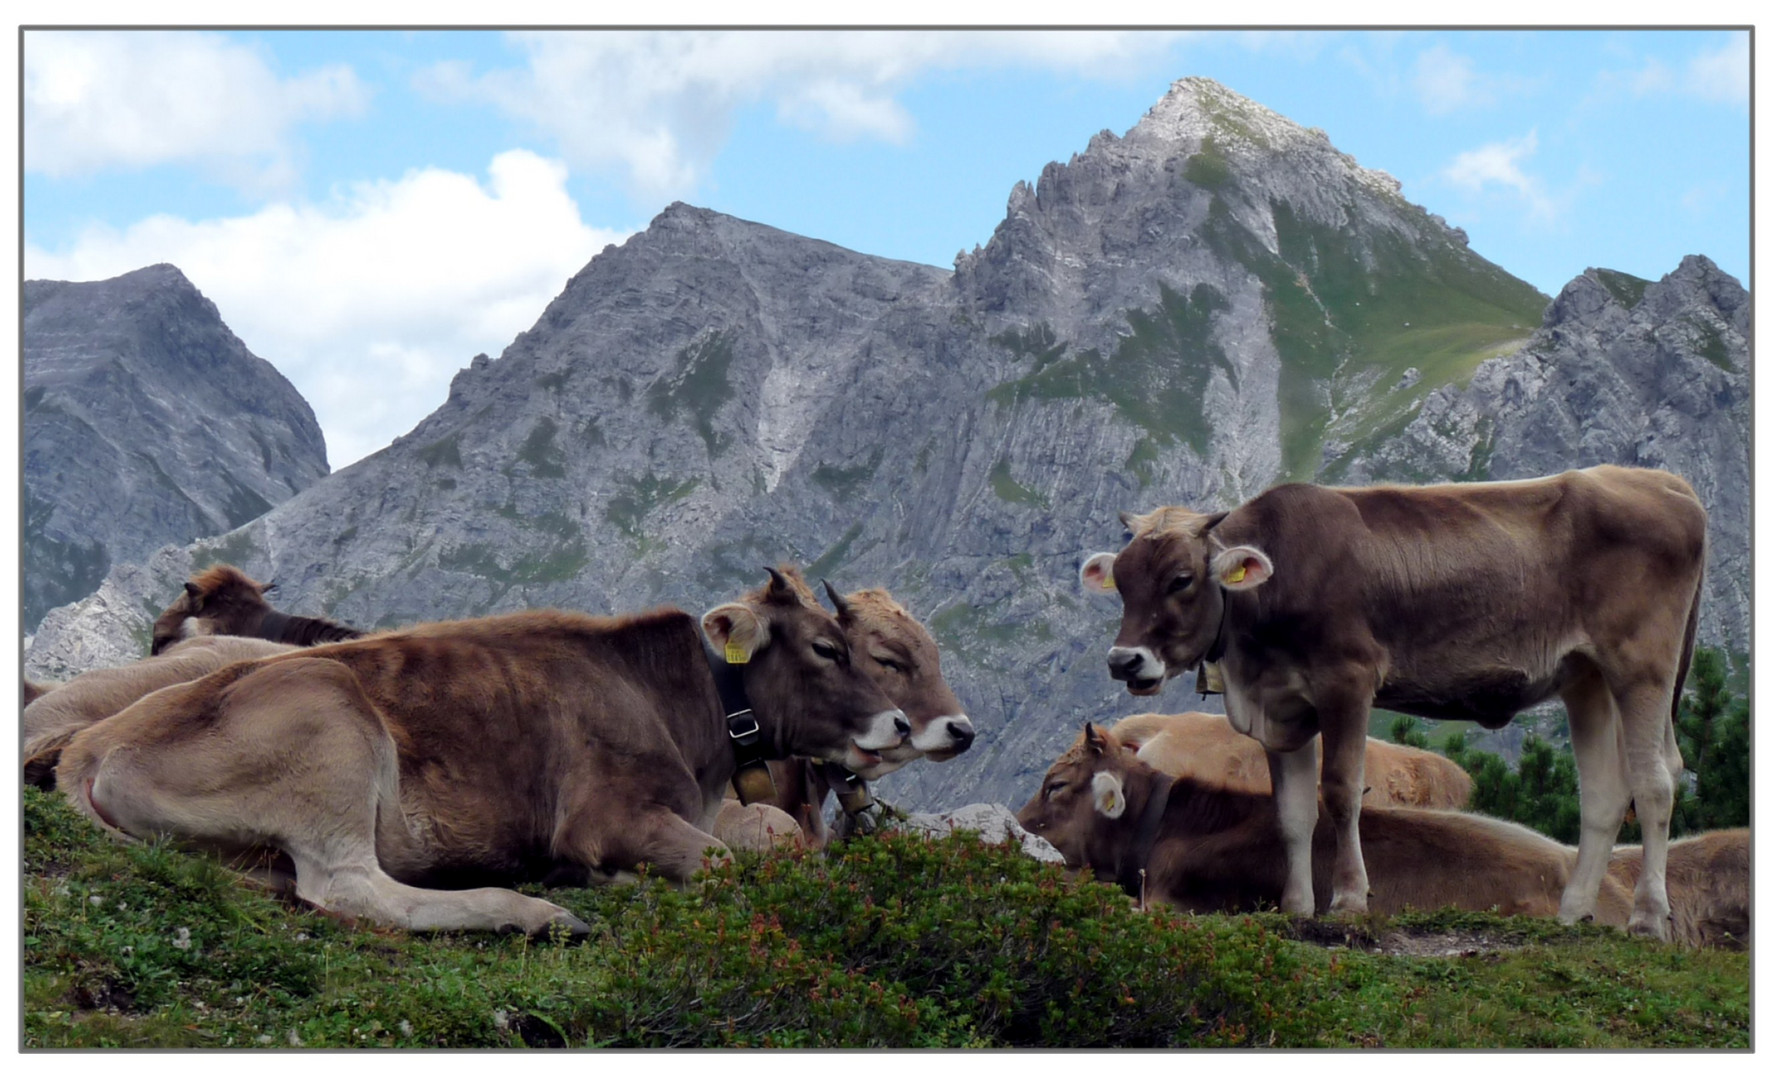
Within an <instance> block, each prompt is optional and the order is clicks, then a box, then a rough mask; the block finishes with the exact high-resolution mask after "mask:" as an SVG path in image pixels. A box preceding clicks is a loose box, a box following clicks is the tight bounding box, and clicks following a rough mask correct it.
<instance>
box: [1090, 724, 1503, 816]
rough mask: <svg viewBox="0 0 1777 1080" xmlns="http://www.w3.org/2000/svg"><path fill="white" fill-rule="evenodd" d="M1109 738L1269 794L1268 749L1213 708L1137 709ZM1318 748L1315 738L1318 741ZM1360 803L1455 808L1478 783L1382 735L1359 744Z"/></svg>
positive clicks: (1167, 768) (1177, 770)
mask: <svg viewBox="0 0 1777 1080" xmlns="http://www.w3.org/2000/svg"><path fill="white" fill-rule="evenodd" d="M1111 738H1113V739H1116V740H1117V741H1118V742H1120V743H1122V744H1123V745H1124V746H1127V747H1128V748H1129V749H1131V750H1134V751H1135V752H1136V755H1135V756H1136V757H1137V758H1139V759H1141V760H1142V761H1144V762H1146V763H1147V764H1149V765H1152V766H1153V767H1154V768H1156V769H1159V770H1160V771H1161V772H1163V773H1166V774H1168V775H1170V776H1187V777H1190V778H1191V779H1193V780H1199V781H1202V782H1203V783H1206V784H1213V785H1216V786H1218V787H1223V788H1227V789H1228V790H1230V791H1240V792H1245V793H1247V794H1251V795H1269V794H1271V771H1270V769H1269V767H1268V766H1267V765H1266V763H1265V748H1264V747H1262V746H1260V745H1259V744H1258V742H1257V741H1255V740H1253V739H1251V738H1249V737H1247V736H1245V735H1242V734H1240V733H1239V732H1237V731H1235V730H1234V729H1233V728H1232V727H1229V726H1228V718H1227V717H1225V716H1216V715H1213V714H1211V713H1199V712H1191V713H1177V714H1174V715H1171V716H1167V715H1162V714H1160V713H1138V714H1136V715H1135V716H1125V717H1124V718H1123V719H1121V720H1119V721H1117V722H1116V723H1115V724H1113V725H1111ZM1315 750H1316V754H1317V756H1318V753H1319V744H1318V743H1316V745H1315ZM1364 777H1365V779H1366V780H1367V781H1368V786H1367V787H1365V788H1364V800H1363V801H1364V805H1365V806H1420V807H1425V808H1427V809H1432V810H1460V809H1462V808H1463V807H1464V806H1467V805H1468V799H1469V794H1470V792H1472V791H1473V790H1474V787H1475V782H1474V780H1473V779H1471V778H1470V777H1469V774H1468V773H1467V772H1465V771H1463V768H1462V766H1460V765H1458V764H1456V762H1454V761H1451V760H1450V759H1449V758H1447V757H1444V756H1443V755H1442V754H1434V753H1432V752H1431V751H1429V750H1420V749H1418V748H1416V747H1412V746H1400V745H1397V744H1395V743H1391V742H1384V741H1383V740H1381V739H1368V740H1367V741H1365V743H1364Z"/></svg>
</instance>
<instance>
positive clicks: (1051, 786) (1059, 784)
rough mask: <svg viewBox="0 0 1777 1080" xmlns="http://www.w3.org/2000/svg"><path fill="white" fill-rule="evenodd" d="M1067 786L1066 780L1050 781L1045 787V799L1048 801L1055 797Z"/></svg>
mask: <svg viewBox="0 0 1777 1080" xmlns="http://www.w3.org/2000/svg"><path fill="white" fill-rule="evenodd" d="M1066 786H1067V781H1066V780H1051V781H1049V782H1048V783H1047V784H1044V785H1043V798H1045V799H1047V798H1048V797H1049V796H1051V795H1054V794H1055V793H1056V792H1058V791H1060V790H1061V789H1062V788H1064V787H1066Z"/></svg>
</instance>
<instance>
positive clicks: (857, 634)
mask: <svg viewBox="0 0 1777 1080" xmlns="http://www.w3.org/2000/svg"><path fill="white" fill-rule="evenodd" d="M778 573H779V574H781V575H782V576H783V577H784V578H785V580H787V581H789V582H790V584H791V585H792V586H793V587H794V588H795V589H796V590H797V593H798V594H799V595H800V596H801V597H802V598H803V602H804V603H806V604H809V605H810V606H816V607H818V606H819V603H820V602H819V601H818V600H817V599H815V595H814V591H813V590H812V589H810V588H809V587H808V583H807V582H806V581H804V580H803V578H802V575H801V573H800V572H799V571H798V570H797V569H796V568H795V567H792V566H779V567H778ZM822 585H823V586H825V588H826V591H827V597H828V598H829V599H830V600H831V601H832V603H833V610H834V611H835V612H836V613H837V615H838V619H839V626H840V629H841V630H843V631H844V632H845V639H846V642H847V643H848V644H849V645H850V646H851V653H852V661H853V662H854V663H856V664H857V665H858V666H859V667H861V668H862V669H863V670H864V671H865V672H867V673H868V674H869V676H870V677H871V678H872V679H873V680H875V682H876V685H877V686H879V687H881V688H882V692H883V693H885V694H887V695H888V698H889V700H890V701H892V702H894V703H895V705H896V706H897V707H899V708H900V710H901V711H902V712H903V713H905V714H906V715H907V720H908V723H910V724H911V725H912V726H913V734H912V735H911V737H909V738H908V739H907V741H906V742H904V743H902V744H901V745H900V746H898V747H896V748H895V749H893V750H887V751H884V752H883V755H882V765H881V766H879V767H878V768H877V769H876V770H874V771H873V773H872V777H873V778H874V777H880V776H886V775H887V774H889V773H891V772H893V771H895V770H896V769H899V768H901V767H902V766H904V765H906V764H908V763H909V762H911V761H915V760H917V759H919V758H921V757H924V758H929V759H930V760H932V761H948V760H950V759H951V758H953V757H955V756H956V755H958V754H960V753H962V752H963V751H965V750H967V749H968V748H969V746H970V745H971V744H972V743H973V742H974V741H975V728H974V725H973V724H971V723H970V722H969V718H968V716H967V715H966V714H965V713H964V712H963V707H962V704H961V703H960V702H958V701H957V699H956V694H955V693H953V692H952V691H951V689H950V685H949V684H948V683H946V682H945V681H944V674H943V672H942V671H941V670H940V667H939V658H938V643H937V642H935V641H933V640H932V635H931V634H930V633H929V632H928V631H927V630H926V628H925V627H924V626H923V625H921V623H920V622H919V620H918V619H915V618H914V617H913V616H912V615H911V614H910V613H909V612H908V611H907V609H906V608H903V607H902V606H901V605H900V604H898V603H896V602H895V598H894V597H893V596H891V595H890V594H889V592H888V590H887V589H861V590H859V591H857V592H853V593H849V594H847V595H845V596H841V595H840V594H839V592H838V590H836V589H834V588H833V586H832V585H830V584H828V583H826V582H822ZM769 768H770V771H771V779H772V783H773V785H774V786H775V789H776V794H775V795H774V796H772V797H771V798H769V799H766V800H764V801H765V802H768V803H769V804H770V805H772V806H775V807H777V808H778V809H780V810H782V811H784V812H785V813H787V814H789V815H790V817H791V818H792V819H793V820H794V822H795V824H796V825H797V827H798V829H799V831H800V833H801V837H802V841H803V843H805V844H806V845H808V846H809V847H811V848H816V849H819V848H823V847H825V846H826V845H827V842H828V840H829V839H830V838H831V837H830V830H829V829H828V828H827V823H826V820H825V819H824V817H823V813H822V808H823V807H824V806H825V804H826V801H827V795H828V794H829V793H830V792H833V791H835V790H837V791H838V792H839V793H840V797H841V800H842V802H845V803H847V804H848V805H847V806H846V809H848V810H850V809H853V807H854V806H855V805H857V804H858V803H860V802H863V801H865V800H868V798H869V793H868V790H867V789H866V788H865V787H864V785H863V783H862V781H860V780H859V779H858V778H857V777H855V776H852V775H850V774H849V771H848V770H846V769H844V768H842V767H840V766H839V765H838V764H837V763H834V762H826V761H815V760H812V759H809V758H803V757H796V758H789V759H786V760H780V761H772V762H770V763H769ZM730 820H733V821H735V822H737V823H738V822H743V821H744V822H746V823H747V824H746V827H747V828H748V829H752V830H754V834H755V835H763V829H764V827H765V825H764V824H755V823H753V822H752V820H751V819H750V818H747V817H746V816H744V815H739V814H738V813H734V814H732V815H731V817H730ZM770 824H772V825H774V826H775V825H781V822H777V821H775V820H773V821H772V822H771V823H770ZM717 835H721V833H718V834H717ZM737 836H738V834H737ZM723 839H724V840H728V837H726V836H724V837H723ZM772 842H774V843H775V842H777V841H776V838H775V835H774V836H773V840H772ZM729 846H730V847H734V846H736V845H735V844H734V843H732V842H731V843H730V844H729ZM740 846H742V847H743V848H745V849H748V850H756V847H755V845H754V844H753V843H751V842H743V843H742V844H741V845H740Z"/></svg>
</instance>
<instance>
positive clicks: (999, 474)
mask: <svg viewBox="0 0 1777 1080" xmlns="http://www.w3.org/2000/svg"><path fill="white" fill-rule="evenodd" d="M988 480H989V481H990V482H991V483H992V484H993V493H994V494H995V495H996V496H998V497H999V499H1000V501H1001V502H1009V503H1015V504H1017V505H1019V506H1035V507H1039V508H1041V509H1045V510H1046V509H1048V507H1049V500H1048V499H1047V498H1045V497H1044V496H1043V493H1042V492H1040V491H1038V490H1036V489H1035V488H1030V487H1026V486H1025V485H1023V484H1020V483H1019V482H1018V481H1016V480H1014V479H1012V463H1011V462H1010V461H1008V460H1006V459H1005V458H1001V459H999V460H998V461H996V462H994V463H993V471H992V472H990V473H989V474H988Z"/></svg>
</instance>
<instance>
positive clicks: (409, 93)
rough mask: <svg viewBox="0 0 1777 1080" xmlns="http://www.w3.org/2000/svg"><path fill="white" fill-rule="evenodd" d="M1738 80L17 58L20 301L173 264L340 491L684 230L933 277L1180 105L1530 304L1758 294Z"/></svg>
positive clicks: (1191, 59) (1324, 55)
mask: <svg viewBox="0 0 1777 1080" xmlns="http://www.w3.org/2000/svg"><path fill="white" fill-rule="evenodd" d="M1749 72H1750V62H1749V56H1748V38H1747V35H1746V34H1744V33H1734V32H1724V31H1662V32H1652V31H1630V30H1614V31H1444V30H1435V31H1421V32H1373V31H1319V32H1311V31H1295V32H1284V31H1269V32H1227V31H1223V32H1200V33H1190V34H1187V33H1161V32H1152V31H1143V32H1108V31H1094V32H1085V31H1068V32H1022V33H1006V32H993V33H981V32H938V31H915V32H897V33H885V32H862V31H827V32H813V31H808V32H761V31H751V32H748V31H742V32H731V33H717V32H708V31H699V32H687V31H662V32H623V33H618V32H582V33H531V34H523V33H501V32H482V31H476V32H468V31H432V32H407V31H237V32H228V33H217V32H198V33H190V32H182V33H167V32H153V33H150V32H131V33H112V34H102V33H97V32H78V33H71V34H60V35H51V34H47V33H42V32H36V31H33V32H30V33H27V34H26V35H25V46H24V147H25V157H24V189H23V194H24V244H25V274H26V276H27V277H33V278H35V277H51V278H63V279H71V280H92V279H97V278H103V277H109V276H113V275H115V274H118V273H123V272H126V271H128V270H131V269H135V268H137V267H139V266H144V265H148V264H150V263H153V262H163V261H164V262H172V263H174V264H176V265H178V266H179V267H180V268H181V269H182V270H184V271H185V273H186V275H187V276H188V277H190V278H191V279H192V281H193V282H194V283H195V284H196V285H197V287H198V288H199V289H201V290H203V292H204V293H205V295H207V296H208V297H209V298H210V299H212V300H213V301H215V302H216V304H217V305H218V307H219V308H220V310H221V312H222V316H223V318H224V320H226V321H227V322H228V323H229V325H230V326H231V327H232V328H233V329H234V330H235V332H236V333H237V334H239V335H240V337H241V338H242V340H243V341H245V342H246V344H247V346H248V347H249V348H250V349H252V350H253V351H254V352H255V353H257V354H258V355H260V356H263V357H265V358H266V359H268V360H270V361H271V362H273V363H274V364H277V365H278V366H279V368H280V369H281V370H283V371H284V373H285V374H286V375H287V376H288V377H289V378H290V379H291V381H292V382H294V383H295V384H296V386H297V388H298V389H299V390H300V391H302V393H303V394H304V396H305V397H307V398H308V399H309V401H310V403H311V404H312V405H313V406H314V407H315V410H316V413H317V416H318V417H319V418H320V420H321V424H322V427H323V429H324V430H325V432H326V435H327V440H328V446H329V457H330V460H331V461H332V463H333V465H334V466H335V467H336V468H338V467H341V466H343V465H346V464H349V463H350V462H352V461H354V460H356V459H357V458H359V457H361V456H363V455H364V454H367V453H370V452H373V451H374V450H376V449H378V448H380V447H381V446H384V445H386V444H387V443H388V442H389V440H390V439H392V438H394V437H395V436H397V435H399V434H401V433H403V432H405V431H407V430H408V429H410V428H411V427H412V426H413V424H414V423H416V422H417V421H418V420H419V419H421V418H422V417H423V416H425V415H426V414H427V413H429V412H431V411H432V410H433V409H434V408H436V407H437V406H438V405H439V404H440V403H441V402H442V401H443V400H444V397H445V392H446V389H447V387H448V384H449V380H450V377H451V376H452V375H453V374H454V373H455V372H456V370H457V369H458V368H461V367H463V366H465V365H466V364H467V363H468V361H469V359H470V358H471V357H472V356H473V355H474V354H475V353H477V352H486V353H488V354H490V355H498V354H499V352H500V350H501V349H503V348H504V347H505V346H506V345H507V344H508V343H509V342H510V341H511V340H512V338H513V337H514V336H515V335H516V334H517V333H519V332H520V331H522V330H525V329H527V328H529V327H530V325H531V324H532V323H533V322H534V321H535V320H536V318H537V316H538V315H539V314H540V313H541V312H542V309H543V307H544V305H545V304H546V303H547V302H548V301H549V300H550V299H551V298H552V297H553V296H554V295H555V294H556V293H557V292H559V291H560V289H561V286H562V284H563V282H565V280H566V279H567V278H568V277H569V276H570V275H572V274H573V273H574V272H576V271H577V270H578V269H579V268H580V267H581V266H583V265H584V264H585V263H586V262H587V261H588V260H589V259H590V258H592V257H593V256H594V255H595V254H597V253H598V251H599V250H601V249H602V248H603V247H604V246H605V245H606V244H607V243H621V242H622V241H623V240H624V238H625V237H627V236H628V235H630V234H631V233H633V232H634V231H635V230H637V229H640V228H644V227H646V225H647V222H648V221H649V220H650V219H651V218H652V217H653V216H654V215H655V214H657V213H658V212H659V211H660V210H661V208H663V207H664V206H665V205H666V204H667V203H669V202H671V201H672V200H674V199H682V200H684V201H687V202H691V203H695V204H697V205H702V206H708V207H711V208H713V209H716V210H719V211H722V212H725V213H729V214H733V215H736V216H738V217H743V218H747V219H749V220H754V221H760V222H764V223H766V224H769V225H773V226H776V227H778V228H782V229H786V230H789V231H791V232H797V233H802V234H804V235H809V236H815V237H819V238H821V239H825V240H829V241H832V242H834V243H837V244H840V245H843V246H845V247H849V248H853V249H856V250H859V251H864V252H868V253H870V254H874V255H882V256H888V257H892V258H901V259H911V260H916V261H919V262H925V263H931V264H935V265H939V266H945V267H948V266H949V265H950V264H951V262H952V260H953V259H954V257H955V256H956V254H957V252H958V251H959V250H963V249H968V248H972V247H974V246H975V245H977V244H981V243H985V242H986V241H987V239H988V238H989V236H990V235H991V234H992V232H993V229H994V226H995V225H996V224H998V222H999V221H1000V219H1001V218H1002V217H1003V216H1004V213H1005V207H1006V197H1007V195H1008V193H1009V192H1010V191H1011V189H1012V186H1013V184H1014V183H1016V182H1017V181H1019V180H1026V181H1034V180H1035V179H1036V177H1037V175H1038V173H1039V172H1040V170H1041V169H1042V167H1043V165H1044V164H1045V163H1046V162H1049V161H1051V160H1062V161H1065V160H1066V159H1067V158H1068V156H1069V155H1070V154H1073V153H1075V152H1078V151H1079V150H1081V149H1083V148H1084V147H1085V145H1086V141H1087V139H1089V138H1090V137H1091V136H1092V135H1093V134H1095V133H1096V132H1098V131H1100V130H1102V129H1109V130H1111V131H1112V132H1114V133H1117V134H1119V135H1120V134H1122V133H1123V132H1125V131H1127V130H1128V129H1129V128H1130V127H1131V126H1133V125H1134V124H1135V122H1136V121H1137V120H1138V119H1139V118H1140V117H1141V115H1142V114H1143V112H1145V111H1146V110H1147V108H1148V107H1149V106H1151V105H1152V104H1153V103H1154V102H1155V101H1156V100H1157V99H1158V98H1159V97H1160V96H1161V95H1162V94H1164V93H1165V92H1166V89H1167V87H1168V86H1169V85H1170V83H1171V82H1172V81H1173V80H1174V79H1176V78H1179V77H1182V76H1185V75H1206V76H1209V77H1211V78H1214V79H1217V80H1219V81H1221V82H1222V83H1224V84H1225V85H1227V86H1228V87H1230V88H1232V89H1233V90H1235V91H1237V92H1239V93H1241V94H1244V95H1246V96H1248V97H1250V98H1252V99H1254V100H1256V101H1258V102H1259V103H1261V104H1263V105H1265V106H1268V107H1269V108H1272V109H1274V110H1276V111H1277V112H1280V113H1282V114H1283V115H1285V116H1287V117H1289V118H1290V119H1292V120H1295V121H1296V122H1298V123H1301V124H1303V125H1307V126H1318V127H1321V128H1324V129H1325V130H1326V131H1327V133H1328V135H1329V137H1330V138H1331V140H1332V142H1333V144H1334V145H1335V146H1337V147H1338V148H1340V149H1341V150H1343V151H1345V152H1346V153H1349V154H1351V155H1352V156H1353V157H1354V158H1356V159H1357V160H1358V161H1359V162H1360V163H1362V164H1363V165H1366V166H1368V167H1370V168H1375V169H1381V170H1384V171H1387V172H1389V173H1391V174H1393V175H1394V176H1395V177H1397V178H1398V179H1399V180H1400V181H1401V182H1402V184H1403V191H1404V194H1405V195H1406V196H1407V198H1409V199H1411V200H1412V201H1414V202H1417V203H1420V204H1422V205H1424V206H1425V207H1427V208H1428V209H1429V210H1431V211H1432V212H1434V213H1438V214H1441V215H1443V216H1444V217H1445V218H1446V219H1448V220H1449V221H1450V222H1451V224H1453V225H1459V226H1461V227H1463V228H1464V229H1466V230H1467V231H1468V234H1469V237H1470V241H1471V244H1472V246H1473V247H1474V248H1475V250H1477V251H1478V252H1480V253H1481V254H1482V255H1484V256H1486V257H1488V258H1490V259H1492V260H1493V261H1495V262H1497V263H1499V264H1500V265H1501V266H1503V267H1505V269H1507V270H1508V271H1510V272H1512V273H1514V274H1516V275H1518V276H1519V277H1522V278H1524V279H1526V280H1528V281H1530V282H1531V283H1532V284H1534V285H1535V286H1537V287H1538V288H1540V289H1542V290H1543V291H1545V292H1548V293H1551V294H1552V293H1554V292H1555V291H1558V290H1559V289H1560V287H1561V286H1562V285H1563V284H1564V283H1565V282H1566V281H1568V280H1569V279H1571V278H1572V277H1573V276H1574V275H1576V274H1578V273H1580V272H1581V271H1582V270H1584V269H1585V268H1586V267H1588V266H1606V267H1611V268H1614V269H1618V270H1623V271H1627V272H1629V273H1633V274H1638V275H1640V276H1643V277H1648V278H1657V277H1659V276H1660V275H1662V274H1664V273H1667V272H1668V271H1670V270H1671V269H1673V268H1674V267H1675V266H1676V265H1677V263H1678V261H1679V259H1680V258H1682V257H1683V256H1684V255H1686V254H1691V253H1702V254H1705V255H1708V256H1709V257H1710V258H1712V259H1714V260H1715V261H1716V262H1717V263H1719V264H1720V265H1721V266H1722V267H1723V269H1725V270H1726V271H1727V272H1729V273H1731V274H1733V275H1734V276H1736V277H1737V278H1739V279H1740V280H1741V281H1742V282H1743V283H1746V282H1747V272H1748V265H1749V250H1750V235H1749V213H1750V200H1749V190H1748V172H1749V163H1750V156H1749V155H1750V124H1749V109H1748V92H1747V87H1748V75H1749Z"/></svg>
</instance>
